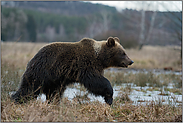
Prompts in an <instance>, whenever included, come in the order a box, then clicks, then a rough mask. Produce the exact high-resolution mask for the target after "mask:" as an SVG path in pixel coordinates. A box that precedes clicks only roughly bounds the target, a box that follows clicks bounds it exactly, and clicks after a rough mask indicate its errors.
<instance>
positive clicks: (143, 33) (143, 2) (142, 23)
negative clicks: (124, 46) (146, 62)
mask: <svg viewBox="0 0 183 123" xmlns="http://www.w3.org/2000/svg"><path fill="white" fill-rule="evenodd" d="M141 5H142V10H141V26H140V28H141V32H140V36H139V44H140V46H139V50H140V49H142V47H143V45H144V44H145V43H148V42H149V40H150V36H151V33H152V30H153V26H154V21H155V18H156V14H157V5H156V2H154V8H155V9H156V10H154V11H153V14H152V17H151V22H150V27H149V30H146V31H145V7H147V8H148V7H149V6H152V5H153V4H152V3H146V2H145V1H142V3H141ZM147 8H146V9H147ZM145 32H148V33H147V36H146V38H145Z"/></svg>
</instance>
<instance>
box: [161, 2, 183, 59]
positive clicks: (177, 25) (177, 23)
mask: <svg viewBox="0 0 183 123" xmlns="http://www.w3.org/2000/svg"><path fill="white" fill-rule="evenodd" d="M161 6H163V7H164V8H165V9H166V10H167V12H168V13H169V14H168V13H165V14H164V16H165V17H167V18H168V19H170V20H171V21H172V24H173V25H174V28H172V30H173V31H174V32H175V34H176V35H175V36H176V37H177V39H178V40H179V41H180V42H181V44H182V10H181V8H179V7H177V6H176V5H175V4H173V6H175V7H176V8H177V9H178V10H179V11H180V12H181V16H178V15H177V14H176V13H175V12H172V11H170V10H169V9H168V8H167V7H166V6H165V4H163V3H161ZM180 57H181V59H182V47H181V56H180Z"/></svg>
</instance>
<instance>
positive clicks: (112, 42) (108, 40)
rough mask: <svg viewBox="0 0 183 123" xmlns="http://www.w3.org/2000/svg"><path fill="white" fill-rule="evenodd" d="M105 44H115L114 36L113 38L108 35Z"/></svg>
mask: <svg viewBox="0 0 183 123" xmlns="http://www.w3.org/2000/svg"><path fill="white" fill-rule="evenodd" d="M106 45H107V46H108V47H113V46H114V45H115V40H114V38H113V37H109V38H108V39H107V43H106Z"/></svg>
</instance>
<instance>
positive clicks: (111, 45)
mask: <svg viewBox="0 0 183 123" xmlns="http://www.w3.org/2000/svg"><path fill="white" fill-rule="evenodd" d="M98 58H99V59H100V60H101V61H102V64H103V66H104V67H105V68H108V67H125V68H127V67H128V65H132V64H133V63H134V62H133V61H132V60H131V59H130V58H129V57H128V55H127V54H126V52H125V49H124V48H123V46H122V45H120V40H119V38H117V37H114V38H113V37H109V38H108V39H107V41H104V42H102V43H101V48H100V51H98Z"/></svg>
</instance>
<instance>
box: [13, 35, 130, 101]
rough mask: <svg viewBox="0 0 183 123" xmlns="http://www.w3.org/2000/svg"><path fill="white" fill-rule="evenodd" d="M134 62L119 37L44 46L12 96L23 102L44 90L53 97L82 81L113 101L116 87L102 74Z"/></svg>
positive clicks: (90, 88)
mask: <svg viewBox="0 0 183 123" xmlns="http://www.w3.org/2000/svg"><path fill="white" fill-rule="evenodd" d="M132 63H133V61H131V60H130V59H129V58H128V56H127V55H126V53H125V51H124V49H123V47H122V46H121V45H120V44H119V39H118V38H117V37H115V38H112V37H109V38H108V39H107V41H102V42H98V41H95V40H93V39H89V38H84V39H82V40H81V41H79V42H76V43H61V42H56V43H51V44H48V45H46V46H44V47H43V48H41V49H40V50H39V52H38V53H37V54H36V55H35V56H34V57H33V58H32V59H31V60H30V62H29V63H28V64H27V69H26V71H25V73H24V74H23V77H22V82H21V86H20V88H19V90H18V91H17V92H16V93H15V94H14V95H12V99H14V100H15V101H16V102H20V103H21V101H20V100H21V99H22V98H23V101H26V100H28V99H29V98H30V97H33V98H35V97H37V95H39V94H40V93H45V94H46V98H47V99H49V100H52V97H54V96H55V94H56V93H58V92H59V94H60V96H61V95H62V94H63V92H64V90H65V89H66V86H67V85H68V84H71V83H74V82H79V83H81V84H83V85H84V86H85V87H86V88H87V89H88V91H89V92H91V93H93V94H94V95H101V96H103V97H104V99H105V101H106V103H108V104H112V96H113V89H112V87H111V84H110V82H109V81H108V80H107V79H106V78H105V77H103V76H102V73H103V70H104V69H106V68H108V67H127V66H128V65H131V64H132Z"/></svg>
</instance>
